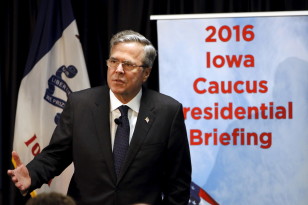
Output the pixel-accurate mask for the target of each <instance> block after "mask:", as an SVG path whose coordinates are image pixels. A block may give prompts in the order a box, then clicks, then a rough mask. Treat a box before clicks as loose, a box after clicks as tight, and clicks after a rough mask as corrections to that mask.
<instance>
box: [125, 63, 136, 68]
mask: <svg viewBox="0 0 308 205" xmlns="http://www.w3.org/2000/svg"><path fill="white" fill-rule="evenodd" d="M123 64H124V65H125V66H127V67H134V65H133V64H131V63H123Z"/></svg>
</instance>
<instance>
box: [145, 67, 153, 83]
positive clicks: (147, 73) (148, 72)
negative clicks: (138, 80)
mask: <svg viewBox="0 0 308 205" xmlns="http://www.w3.org/2000/svg"><path fill="white" fill-rule="evenodd" d="M151 71H152V68H145V69H144V71H143V82H144V83H145V82H146V81H147V79H148V78H149V76H150V74H151Z"/></svg>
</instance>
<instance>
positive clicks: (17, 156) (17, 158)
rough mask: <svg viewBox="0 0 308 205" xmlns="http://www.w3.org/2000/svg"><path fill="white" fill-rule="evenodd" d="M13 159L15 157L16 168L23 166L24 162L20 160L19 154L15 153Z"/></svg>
mask: <svg viewBox="0 0 308 205" xmlns="http://www.w3.org/2000/svg"><path fill="white" fill-rule="evenodd" d="M12 157H13V160H14V161H15V163H16V167H18V166H20V165H22V162H21V161H20V158H19V155H18V154H17V152H15V151H13V152H12Z"/></svg>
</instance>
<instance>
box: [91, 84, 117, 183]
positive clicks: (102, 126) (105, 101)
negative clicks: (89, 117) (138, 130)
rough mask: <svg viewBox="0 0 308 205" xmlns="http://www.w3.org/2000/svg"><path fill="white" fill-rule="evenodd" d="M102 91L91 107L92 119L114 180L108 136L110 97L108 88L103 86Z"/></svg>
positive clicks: (109, 137)
mask: <svg viewBox="0 0 308 205" xmlns="http://www.w3.org/2000/svg"><path fill="white" fill-rule="evenodd" d="M102 91H103V92H102V93H100V95H99V96H98V97H97V99H96V101H95V105H94V109H93V119H94V122H95V127H96V132H97V137H98V139H97V140H98V142H99V144H100V146H99V147H101V148H102V149H101V150H100V151H101V153H102V154H103V155H104V159H106V163H107V167H108V170H109V172H110V175H111V176H112V178H113V180H114V181H116V175H115V172H114V165H113V156H112V149H111V136H110V120H109V117H110V116H109V114H110V113H109V112H110V99H109V89H108V88H107V87H103V89H102Z"/></svg>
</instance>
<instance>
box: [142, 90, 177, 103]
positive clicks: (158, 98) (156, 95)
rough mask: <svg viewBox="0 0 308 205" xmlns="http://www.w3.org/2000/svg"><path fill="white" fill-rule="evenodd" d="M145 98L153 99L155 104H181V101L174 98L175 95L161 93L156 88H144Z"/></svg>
mask: <svg viewBox="0 0 308 205" xmlns="http://www.w3.org/2000/svg"><path fill="white" fill-rule="evenodd" d="M143 91H144V92H143V95H144V99H145V100H147V101H151V102H153V103H155V104H157V103H159V104H169V105H179V104H180V102H179V101H177V100H176V99H174V98H173V97H171V96H169V95H166V94H163V93H160V92H158V91H155V90H151V89H144V90H143Z"/></svg>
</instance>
